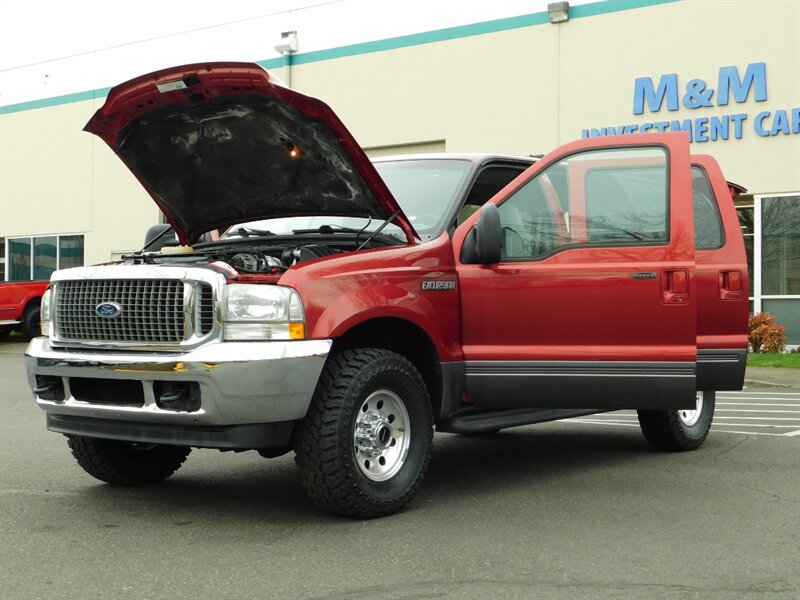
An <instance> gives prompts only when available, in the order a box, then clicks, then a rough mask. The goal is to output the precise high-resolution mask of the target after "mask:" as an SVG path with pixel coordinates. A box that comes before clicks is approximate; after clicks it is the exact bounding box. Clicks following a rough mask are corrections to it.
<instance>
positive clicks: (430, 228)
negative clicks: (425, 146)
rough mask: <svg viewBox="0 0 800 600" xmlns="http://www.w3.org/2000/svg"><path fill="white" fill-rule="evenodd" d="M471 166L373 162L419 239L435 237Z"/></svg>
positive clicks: (466, 163)
mask: <svg viewBox="0 0 800 600" xmlns="http://www.w3.org/2000/svg"><path fill="white" fill-rule="evenodd" d="M471 165H472V163H471V162H470V161H468V160H458V159H452V158H449V159H448V158H432V159H410V160H391V161H385V162H377V163H375V169H376V170H377V171H378V173H380V176H381V177H383V180H384V181H385V182H386V185H387V187H388V188H389V191H390V192H392V196H394V198H395V200H397V203H398V204H399V205H400V208H402V209H403V212H404V213H405V215H406V216H407V217H408V220H409V221H411V224H412V225H413V226H414V229H416V230H417V233H419V234H420V235H421V236H423V238H430V237H433V236H437V235H439V234H440V233H441V232H442V230H443V229H444V227H445V225H446V223H445V221H446V219H447V216H448V214H449V208H450V207H451V205H452V203H453V202H454V200H455V197H456V195H457V194H458V193H459V191H460V190H461V188H462V186H463V185H464V180H465V179H466V178H467V175H468V173H469V171H470V167H471Z"/></svg>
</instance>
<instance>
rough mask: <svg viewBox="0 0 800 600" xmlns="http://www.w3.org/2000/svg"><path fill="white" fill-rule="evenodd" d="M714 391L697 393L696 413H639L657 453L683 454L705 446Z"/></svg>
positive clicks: (647, 411)
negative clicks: (662, 451) (660, 451)
mask: <svg viewBox="0 0 800 600" xmlns="http://www.w3.org/2000/svg"><path fill="white" fill-rule="evenodd" d="M715 396H716V394H715V392H697V403H696V405H695V408H694V410H692V409H683V410H640V411H638V414H639V425H640V426H641V428H642V433H643V434H644V437H645V439H646V440H647V441H648V442H649V443H650V445H652V446H653V447H655V448H657V449H658V450H668V451H673V452H680V451H684V450H695V449H697V448H699V447H700V446H702V445H703V442H704V441H705V439H706V437H707V436H708V432H709V430H710V429H711V421H712V420H713V419H714V405H715V401H716V398H715Z"/></svg>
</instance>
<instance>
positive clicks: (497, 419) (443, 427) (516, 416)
mask: <svg viewBox="0 0 800 600" xmlns="http://www.w3.org/2000/svg"><path fill="white" fill-rule="evenodd" d="M601 412H608V411H606V410H597V409H580V410H576V409H572V408H550V409H537V410H528V409H513V410H498V411H485V410H482V411H470V412H466V413H462V414H454V415H453V416H451V417H450V418H449V419H445V420H443V421H441V422H440V423H438V424H437V425H436V431H443V432H447V433H485V432H487V431H497V430H498V429H505V428H507V427H518V426H520V425H532V424H534V423H546V422H547V421H557V420H558V419H570V418H572V417H583V416H586V415H594V414H597V413H601Z"/></svg>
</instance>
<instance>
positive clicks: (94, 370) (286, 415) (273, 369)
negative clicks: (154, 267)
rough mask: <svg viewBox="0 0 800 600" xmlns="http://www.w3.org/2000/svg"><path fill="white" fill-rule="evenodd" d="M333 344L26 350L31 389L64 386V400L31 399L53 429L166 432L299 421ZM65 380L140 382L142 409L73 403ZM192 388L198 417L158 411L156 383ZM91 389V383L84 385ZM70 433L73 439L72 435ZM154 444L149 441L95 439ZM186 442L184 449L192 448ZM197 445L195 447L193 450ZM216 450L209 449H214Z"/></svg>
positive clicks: (34, 345)
mask: <svg viewBox="0 0 800 600" xmlns="http://www.w3.org/2000/svg"><path fill="white" fill-rule="evenodd" d="M331 343H332V342H331V340H302V341H275V342H217V343H210V344H208V345H206V346H202V347H200V348H197V349H195V350H190V351H186V352H181V353H143V352H135V353H134V352H127V353H125V352H110V351H99V352H98V351H81V350H65V349H59V348H53V347H52V346H51V344H50V340H49V339H48V338H46V337H40V338H35V339H33V340H32V341H31V342H30V345H29V346H28V348H27V350H26V352H25V357H26V359H25V360H26V369H27V374H28V383H29V384H30V386H31V389H35V388H36V387H37V375H38V376H40V379H41V377H48V378H50V380H51V381H52V380H53V378H61V382H62V383H63V396H64V399H63V400H61V399H58V400H47V399H44V398H42V397H40V396H37V397H36V402H37V404H38V405H39V406H40V407H41V408H43V409H44V410H45V411H46V412H47V413H48V426H50V428H51V429H55V430H57V431H62V432H69V431H64V429H63V428H58V427H53V426H51V425H52V423H55V422H61V421H69V420H70V419H71V420H75V419H78V420H86V421H90V422H92V423H94V425H95V426H96V425H97V424H99V423H101V422H102V421H108V422H109V423H111V422H114V423H117V424H120V425H122V426H123V429H124V425H125V423H126V422H127V423H130V424H134V423H135V424H138V425H150V426H153V427H155V428H157V429H159V430H161V431H162V432H163V431H168V430H169V428H170V427H176V428H179V429H182V430H186V429H191V428H192V427H196V428H204V427H205V428H208V427H212V428H213V427H226V426H239V425H249V424H265V423H278V422H287V421H294V420H297V419H301V418H302V417H303V416H304V415H305V414H306V411H307V409H308V406H309V403H310V402H311V396H312V394H313V393H314V388H315V387H316V384H317V380H318V379H319V375H320V373H321V371H322V367H323V365H324V364H325V359H326V358H327V356H328V353H329V351H330V348H331ZM70 378H82V380H83V385H84V386H85V385H86V380H93V379H98V380H109V379H111V380H127V381H136V382H140V384H141V386H142V391H143V395H144V403H143V405H142V406H126V405H119V404H112V403H108V404H105V403H103V402H102V400H100V401H97V400H93V401H91V402H87V401H83V400H78V399H76V398H75V397H74V396H73V393H72V390H71V389H70ZM155 382H159V383H160V384H163V383H167V384H172V383H178V384H179V383H192V384H197V385H198V386H199V390H200V405H199V408H198V409H197V410H192V411H176V410H168V409H164V408H162V407H160V406H158V404H157V402H156V401H157V398H156V397H155V394H154V383H155ZM88 385H91V381H89V384H88ZM73 433H74V432H73ZM100 437H119V438H120V439H126V438H127V439H132V438H133V437H135V438H136V439H137V440H140V441H146V440H147V439H150V440H151V441H153V442H157V441H164V440H163V433H162V434H160V437H159V439H154V438H153V439H151V438H148V437H147V434H141V435H136V436H131V435H114V434H113V433H108V434H107V435H100ZM191 439H193V438H191V436H190V437H189V438H187V440H186V441H187V443H191ZM198 445H199V444H198ZM212 445H213V444H212Z"/></svg>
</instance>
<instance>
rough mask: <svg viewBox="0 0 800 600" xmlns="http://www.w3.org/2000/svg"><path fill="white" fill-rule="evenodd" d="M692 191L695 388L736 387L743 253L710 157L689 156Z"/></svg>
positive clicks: (744, 291) (742, 346)
mask: <svg viewBox="0 0 800 600" xmlns="http://www.w3.org/2000/svg"><path fill="white" fill-rule="evenodd" d="M692 194H693V202H694V224H695V233H694V235H695V247H696V254H697V256H696V260H697V267H696V271H695V279H696V281H697V284H696V287H697V389H698V390H740V389H742V384H743V382H744V372H745V364H746V360H747V314H748V312H749V295H750V294H749V284H748V277H747V257H746V255H745V249H744V240H743V239H742V235H741V232H740V228H739V218H738V217H737V216H736V208H735V206H734V204H733V199H732V198H731V194H730V192H729V190H728V185H727V182H726V181H725V177H724V176H723V175H722V171H721V170H720V168H719V165H718V164H717V161H716V160H714V159H713V158H712V157H711V156H706V155H695V156H692Z"/></svg>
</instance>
